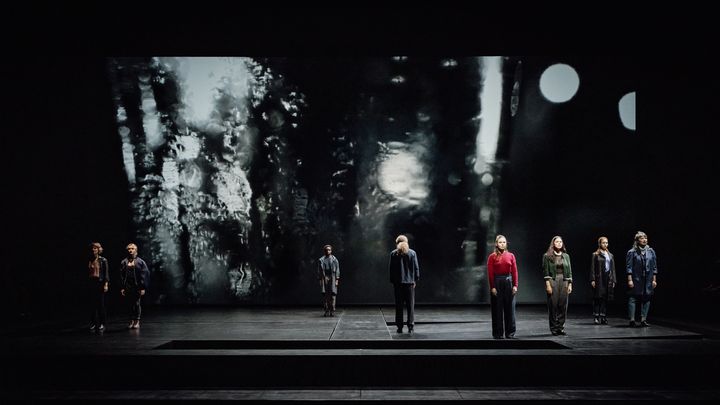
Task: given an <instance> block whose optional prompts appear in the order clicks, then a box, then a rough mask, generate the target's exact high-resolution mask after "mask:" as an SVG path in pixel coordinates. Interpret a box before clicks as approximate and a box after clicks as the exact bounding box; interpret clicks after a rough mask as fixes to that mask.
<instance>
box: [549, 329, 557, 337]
mask: <svg viewBox="0 0 720 405" xmlns="http://www.w3.org/2000/svg"><path fill="white" fill-rule="evenodd" d="M550 333H552V335H553V336H557V335H559V333H558V331H556V330H551V331H550Z"/></svg>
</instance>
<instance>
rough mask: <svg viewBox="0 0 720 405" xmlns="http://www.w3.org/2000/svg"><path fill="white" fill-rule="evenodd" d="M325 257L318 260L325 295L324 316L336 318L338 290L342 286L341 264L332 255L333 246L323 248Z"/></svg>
mask: <svg viewBox="0 0 720 405" xmlns="http://www.w3.org/2000/svg"><path fill="white" fill-rule="evenodd" d="M323 251H324V253H325V254H324V255H323V256H321V257H320V258H319V259H318V279H319V280H320V288H321V290H320V292H321V293H322V295H323V308H324V309H325V314H323V316H335V303H336V301H337V289H338V285H339V284H340V262H339V261H338V259H337V258H336V257H335V256H333V254H332V246H330V245H325V246H323Z"/></svg>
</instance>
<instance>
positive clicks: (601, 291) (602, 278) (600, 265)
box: [590, 236, 617, 325]
mask: <svg viewBox="0 0 720 405" xmlns="http://www.w3.org/2000/svg"><path fill="white" fill-rule="evenodd" d="M608 243H609V242H608V238H606V237H604V236H601V237H600V239H598V249H597V250H596V251H595V252H593V254H592V263H591V265H590V286H591V287H592V289H593V322H594V323H595V325H600V324H602V325H607V323H608V321H607V303H608V301H612V300H613V296H614V294H613V293H614V291H615V284H617V278H616V275H615V256H613V254H612V253H610V251H609V250H608Z"/></svg>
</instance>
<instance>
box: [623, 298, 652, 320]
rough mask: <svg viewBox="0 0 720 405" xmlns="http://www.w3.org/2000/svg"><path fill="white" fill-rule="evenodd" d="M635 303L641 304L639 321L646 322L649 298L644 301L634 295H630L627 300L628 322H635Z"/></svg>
mask: <svg viewBox="0 0 720 405" xmlns="http://www.w3.org/2000/svg"><path fill="white" fill-rule="evenodd" d="M637 301H640V302H641V303H642V304H641V307H640V320H641V321H646V320H647V316H648V311H649V310H650V297H647V298H646V299H645V300H643V299H642V297H640V296H635V295H631V296H630V297H629V298H628V314H629V315H630V320H631V321H634V320H635V303H636V302H637Z"/></svg>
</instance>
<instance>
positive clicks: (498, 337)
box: [493, 336, 503, 339]
mask: <svg viewBox="0 0 720 405" xmlns="http://www.w3.org/2000/svg"><path fill="white" fill-rule="evenodd" d="M502 338H503V337H502V336H493V339H502Z"/></svg>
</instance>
